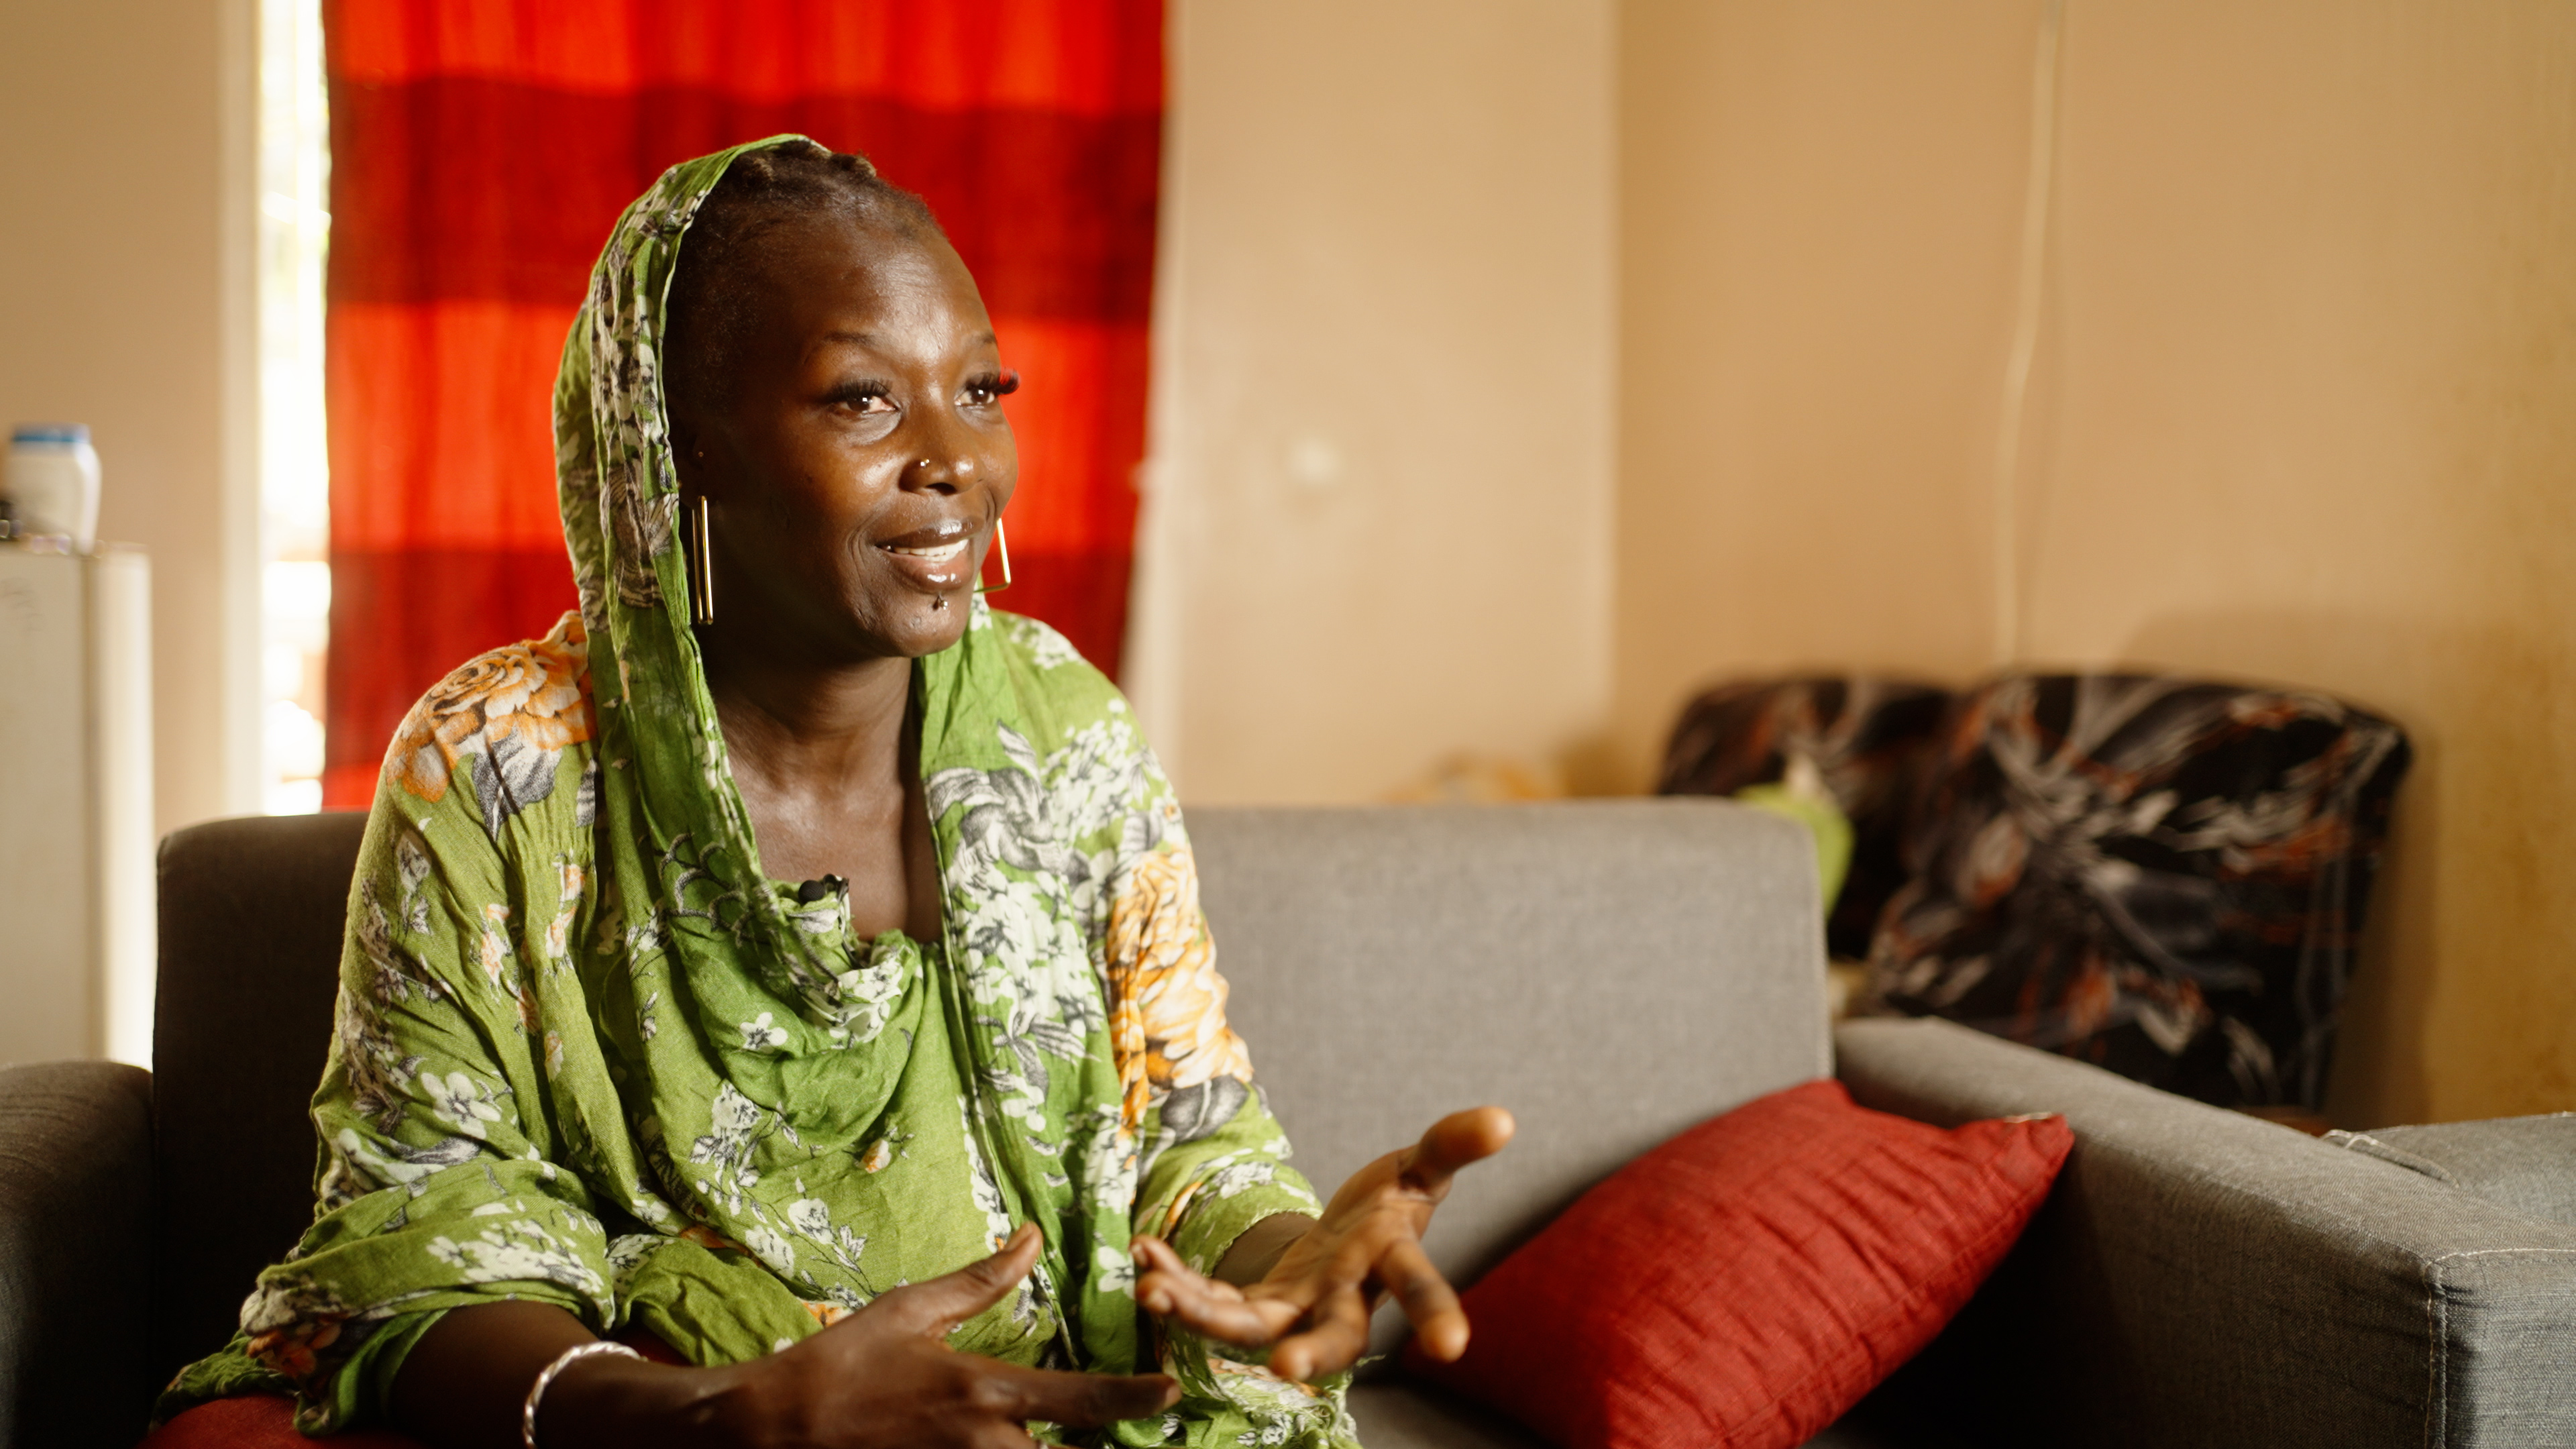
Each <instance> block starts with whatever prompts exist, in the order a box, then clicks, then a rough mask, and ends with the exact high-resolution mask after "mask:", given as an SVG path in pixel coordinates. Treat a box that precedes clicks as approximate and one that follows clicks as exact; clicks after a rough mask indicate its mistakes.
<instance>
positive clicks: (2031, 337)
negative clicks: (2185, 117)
mask: <svg viewBox="0 0 2576 1449" xmlns="http://www.w3.org/2000/svg"><path fill="white" fill-rule="evenodd" d="M2065 29H2066V0H2048V9H2047V10H2046V11H2045V12H2043V13H2042V15H2041V16H2040V22H2039V46H2038V50H2037V53H2036V54H2035V55H2034V56H2033V57H2032V61H2031V77H2030V174H2029V176H2028V178H2027V179H2026V181H2025V182H2024V185H2023V188H2022V212H2021V268H2020V285H2019V287H2018V289H2017V295H2016V296H2015V298H2014V302H2013V335H2012V350H2011V351H2010V352H2009V353H2007V354H2006V355H2005V358H2004V386H2003V402H2002V407H2001V408H2000V409H1999V416H1998V417H1997V419H1996V435H1995V487H1994V505H1995V517H1994V555H1995V556H1994V576H1995V593H1994V604H1995V621H1994V622H1995V628H1994V637H1995V657H1994V662H1995V666H1996V667H1997V668H2004V667H2007V666H2009V665H2011V664H2013V663H2015V662H2016V661H2018V660H2019V659H2020V657H2021V645H2022V641H2021V625H2022V580H2021V562H2022V560H2021V451H2022V449H2021V441H2022V418H2023V414H2024V412H2025V410H2026V408H2027V406H2028V403H2029V400H2030V369H2031V363H2032V360H2033V359H2034V358H2035V357H2036V356H2037V355H2038V352H2039V320H2040V309H2041V307H2042V305H2043V304H2044V303H2045V301H2046V291H2045V288H2044V286H2043V283H2044V282H2045V281H2046V274H2047V265H2048V222H2049V216H2050V213H2051V212H2052V210H2053V209H2054V202H2055V198H2056V190H2057V78H2058V63H2057V56H2058V49H2059V41H2060V37H2061V36H2063V35H2064V33H2065Z"/></svg>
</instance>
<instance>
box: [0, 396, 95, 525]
mask: <svg viewBox="0 0 2576 1449" xmlns="http://www.w3.org/2000/svg"><path fill="white" fill-rule="evenodd" d="M0 492H5V493H6V494H7V496H8V499H9V513H10V518H11V523H12V527H11V532H12V533H13V534H15V535H16V536H18V537H20V538H41V537H59V538H68V539H69V540H70V541H71V548H72V551H73V552H75V553H88V552H89V551H90V550H91V549H92V548H93V547H95V546H96V545H97V543H98V450H97V449H95V448H93V447H91V446H90V445H89V426H88V425H87V424H85V423H20V424H19V425H18V426H17V427H16V428H14V429H12V430H11V431H10V434H9V466H8V472H7V475H6V481H5V483H0Z"/></svg>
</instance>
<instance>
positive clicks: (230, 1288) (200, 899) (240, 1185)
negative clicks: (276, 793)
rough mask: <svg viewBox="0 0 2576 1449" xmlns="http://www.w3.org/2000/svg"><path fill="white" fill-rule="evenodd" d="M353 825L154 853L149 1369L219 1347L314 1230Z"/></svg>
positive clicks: (296, 820)
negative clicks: (326, 1060)
mask: <svg viewBox="0 0 2576 1449" xmlns="http://www.w3.org/2000/svg"><path fill="white" fill-rule="evenodd" d="M365 829H366V817H365V816H364V815H358V814H331V815H281V816H274V817H253V818H250V819H245V820H217V821H214V822H211V823H209V824H205V825H195V826H190V827H189V828H188V829H186V830H182V831H178V832H176V833H174V834H172V835H171V836H169V837H168V838H167V839H165V840H163V841H162V842H161V980H160V994H159V996H158V997H157V998H156V1000H155V1001H154V1004H153V1012H152V1015H153V1021H152V1078H153V1081H152V1099H153V1100H152V1117H153V1122H152V1136H153V1195H154V1204H153V1223H154V1233H153V1264H154V1268H153V1281H154V1283H155V1284H156V1285H157V1290H158V1295H159V1296H158V1297H157V1298H156V1300H155V1302H154V1305H153V1312H152V1313H151V1314H150V1315H148V1317H149V1318H150V1320H151V1323H152V1332H153V1344H152V1350H153V1359H154V1361H155V1367H156V1369H157V1370H158V1371H159V1372H161V1373H162V1374H163V1375H164V1376H165V1377H166V1376H167V1375H168V1374H169V1373H172V1372H175V1371H177V1369H178V1368H179V1366H180V1365H182V1364H185V1363H187V1362H189V1361H190V1360H192V1359H195V1358H198V1357H201V1356H203V1355H205V1354H207V1353H211V1352H213V1351H214V1350H215V1349H217V1348H219V1347H221V1346H222V1345H223V1342H224V1340H225V1339H227V1338H230V1337H231V1336H232V1332H233V1326H234V1323H235V1321H236V1319H237V1318H238V1316H239V1314H240V1311H241V1302H242V1299H243V1297H244V1296H245V1295H247V1294H248V1293H249V1292H250V1286H251V1279H252V1278H253V1277H254V1276H256V1275H257V1274H258V1272H259V1270H260V1269H262V1268H264V1267H267V1266H268V1265H269V1264H270V1263H273V1262H275V1261H276V1260H277V1259H278V1258H279V1257H281V1256H283V1255H284V1254H285V1252H286V1250H287V1249H289V1248H291V1247H293V1246H295V1240H296V1239H297V1238H299V1237H301V1236H302V1235H303V1233H304V1229H305V1227H306V1226H307V1225H309V1224H310V1223H311V1222H312V1221H313V1166H314V1150H313V1124H312V1122H311V1121H310V1120H309V1118H308V1116H307V1111H308V1109H309V1108H310V1106H311V1104H312V1101H313V1089H314V1087H315V1086H316V1085H317V1084H319V1083H320V1081H321V1080H322V1056H323V1051H324V1048H325V1047H326V1046H327V1044H328V1043H329V1042H330V1040H331V1003H332V1000H333V998H334V997H335V996H336V994H337V993H338V990H339V981H340V929H341V923H342V921H343V919H344V918H345V916H346V913H347V910H348V901H349V878H350V875H351V873H352V872H353V871H354V870H355V868H356V866H357V860H358V838H359V836H360V835H361V834H362V833H363V832H364V831H365Z"/></svg>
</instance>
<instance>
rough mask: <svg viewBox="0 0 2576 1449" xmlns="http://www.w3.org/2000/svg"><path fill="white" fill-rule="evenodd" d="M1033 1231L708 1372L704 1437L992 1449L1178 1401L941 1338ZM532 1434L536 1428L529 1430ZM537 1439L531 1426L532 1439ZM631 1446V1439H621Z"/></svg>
mask: <svg viewBox="0 0 2576 1449" xmlns="http://www.w3.org/2000/svg"><path fill="white" fill-rule="evenodd" d="M1039 1242H1040V1239H1039V1235H1038V1232H1037V1229H1036V1228H1035V1227H1033V1226H1030V1225H1028V1224H1022V1225H1021V1227H1020V1230H1019V1231H1018V1232H1015V1233H1013V1234H1012V1235H1011V1239H1010V1241H1009V1242H1008V1243H1006V1244H1004V1245H1003V1247H1002V1251H1000V1252H998V1253H996V1254H994V1255H993V1256H992V1257H989V1258H986V1259H984V1260H983V1261H982V1262H980V1263H974V1264H970V1265H968V1266H966V1267H964V1268H960V1269H958V1270H957V1271H956V1272H954V1273H950V1274H947V1275H946V1276H944V1277H939V1278H933V1279H931V1280H930V1281H929V1282H927V1283H915V1284H912V1285H910V1286H908V1287H903V1288H897V1289H895V1290H893V1291H892V1292H890V1293H887V1294H885V1295H883V1296H882V1297H880V1298H878V1299H877V1300H876V1301H875V1302H873V1303H870V1304H869V1305H868V1306H867V1307H865V1308H862V1309H860V1310H859V1311H858V1312H856V1313H853V1314H851V1315H850V1316H849V1317H847V1318H845V1319H843V1320H841V1321H840V1322H839V1323H836V1324H834V1325H832V1326H831V1327H830V1328H827V1329H825V1330H823V1331H822V1332H821V1333H818V1334H815V1335H814V1336H813V1337H811V1338H808V1339H806V1340H805V1341H804V1342H802V1343H799V1344H797V1345H795V1346H794V1347H792V1348H788V1349H785V1350H783V1351H781V1352H778V1353H773V1354H770V1355H769V1356H768V1357H766V1358H761V1359H756V1360H753V1361H752V1362H750V1363H746V1364H738V1365H735V1366H733V1367H731V1368H728V1369H720V1370H714V1371H713V1372H714V1373H716V1374H718V1375H723V1376H729V1377H730V1379H731V1382H724V1383H719V1384H718V1385H717V1386H716V1387H715V1390H714V1392H713V1393H711V1394H709V1395H708V1396H707V1397H706V1398H705V1399H704V1400H702V1403H703V1404H704V1406H705V1418H704V1419H703V1420H702V1421H701V1422H703V1423H705V1424H706V1425H707V1426H708V1428H710V1429H711V1430H713V1431H714V1433H713V1434H712V1435H711V1436H710V1438H711V1440H712V1442H714V1443H717V1444H722V1445H726V1446H743V1449H809V1446H810V1449H827V1446H828V1449H877V1446H888V1449H892V1446H905V1449H910V1446H915V1445H923V1446H942V1449H945V1446H952V1445H953V1446H957V1449H1003V1446H1013V1449H1017V1446H1024V1445H1027V1444H1029V1443H1030V1442H1031V1441H1030V1439H1029V1437H1028V1434H1027V1432H1026V1431H1025V1429H1024V1428H1023V1427H1022V1426H1023V1425H1024V1423H1025V1422H1026V1421H1028V1420H1031V1419H1042V1420H1045V1421H1047V1422H1049V1423H1054V1424H1062V1425H1064V1426H1066V1427H1068V1428H1078V1429H1087V1428H1096V1427H1099V1426H1102V1425H1106V1424H1112V1423H1115V1422H1117V1421H1119V1420H1121V1419H1141V1418H1144V1417H1146V1416H1148V1415H1151V1414H1158V1413H1161V1412H1162V1411H1163V1410H1165V1409H1167V1408H1170V1407H1171V1406H1172V1405H1173V1404H1174V1403H1176V1402H1178V1401H1179V1399H1180V1389H1179V1387H1178V1386H1177V1385H1175V1384H1174V1383H1173V1382H1172V1380H1171V1379H1169V1378H1167V1377H1165V1376H1164V1375H1162V1374H1139V1375H1135V1376H1132V1377H1124V1378H1113V1377H1110V1376H1108V1375H1104V1374H1079V1373H1059V1372H1052V1371H1049V1370H1045V1369H1033V1368H1022V1367H1020V1366H1019V1365H1017V1364H1007V1363H1002V1362H1000V1361H999V1360H996V1359H989V1358H982V1357H978V1356H977V1355H974V1354H966V1353H959V1352H957V1351H956V1350H955V1349H952V1348H950V1347H949V1346H948V1342H947V1340H948V1335H949V1334H950V1333H952V1332H954V1331H955V1330H956V1328H957V1326H958V1325H959V1324H961V1323H963V1322H965V1321H966V1320H967V1319H969V1318H972V1317H974V1316H975V1315H976V1314H978V1313H981V1312H983V1311H984V1310H985V1309H987V1308H990V1307H992V1306H993V1305H994V1304H996V1303H999V1302H1001V1301H1002V1298H1003V1296H1004V1295H1006V1294H1008V1293H1009V1292H1010V1291H1011V1290H1012V1289H1013V1288H1014V1287H1016V1286H1017V1285H1018V1284H1019V1281H1020V1280H1021V1279H1023V1278H1025V1277H1027V1276H1028V1275H1029V1270H1030V1269H1031V1268H1032V1267H1034V1266H1035V1265H1036V1263H1037V1257H1038V1248H1039ZM539 1427H540V1428H541V1429H542V1428H543V1426H542V1425H540V1426H539ZM541 1437H542V1435H541ZM630 1442H631V1441H630Z"/></svg>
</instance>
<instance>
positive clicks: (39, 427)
mask: <svg viewBox="0 0 2576 1449" xmlns="http://www.w3.org/2000/svg"><path fill="white" fill-rule="evenodd" d="M9 441H10V442H12V443H52V444H55V445H57V446H59V447H70V446H71V445H73V444H75V443H86V442H88V441H89V424H87V423H20V424H19V425H18V426H16V427H15V428H12V429H10V430H9Z"/></svg>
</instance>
